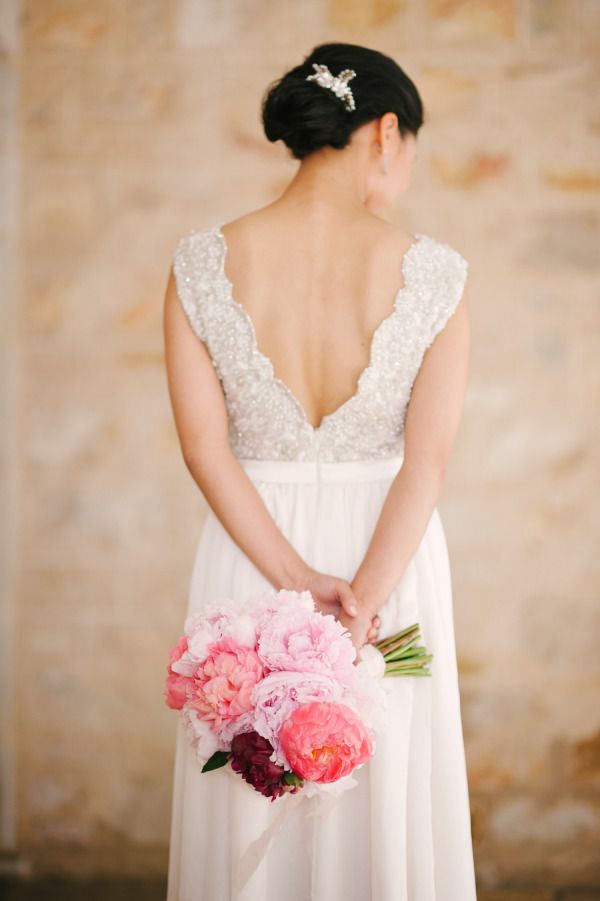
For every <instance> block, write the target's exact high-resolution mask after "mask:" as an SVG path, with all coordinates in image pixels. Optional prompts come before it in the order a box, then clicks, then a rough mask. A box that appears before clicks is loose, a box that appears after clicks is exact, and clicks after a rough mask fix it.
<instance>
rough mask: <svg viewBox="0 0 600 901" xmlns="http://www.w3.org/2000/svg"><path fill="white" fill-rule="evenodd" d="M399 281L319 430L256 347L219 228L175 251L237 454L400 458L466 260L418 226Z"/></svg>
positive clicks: (182, 292)
mask: <svg viewBox="0 0 600 901" xmlns="http://www.w3.org/2000/svg"><path fill="white" fill-rule="evenodd" d="M415 237H416V239H417V240H416V241H414V242H413V244H412V245H411V246H410V247H409V248H408V250H407V251H406V252H405V255H404V260H403V264H402V275H403V285H402V287H401V288H400V290H399V291H398V293H397V295H396V298H395V301H394V305H393V309H392V312H391V313H389V314H388V315H387V316H386V317H385V318H384V319H383V320H382V321H381V322H380V323H379V325H378V326H377V328H376V329H375V332H374V333H373V337H372V341H371V348H370V356H369V363H368V365H367V366H366V367H365V369H364V370H363V371H362V373H361V374H360V376H359V378H358V380H357V385H356V390H355V393H354V394H353V395H352V397H350V398H348V400H346V401H344V402H343V403H342V404H341V405H340V406H339V407H338V408H337V409H336V410H334V411H333V412H332V413H329V414H327V415H326V416H324V417H323V419H322V420H321V422H320V424H319V425H318V426H317V427H314V426H313V425H312V424H311V423H310V422H309V421H308V418H307V416H306V413H305V411H304V409H303V407H302V405H301V404H300V402H299V401H298V400H297V398H296V396H295V395H294V393H293V392H292V391H291V389H290V388H289V387H288V386H287V385H286V383H285V382H283V381H282V380H281V379H279V378H277V376H276V375H275V373H274V370H273V365H272V363H271V360H270V359H269V358H268V357H267V356H265V355H264V354H263V353H261V351H260V350H259V349H258V347H257V341H256V333H255V330H254V325H253V322H252V319H251V318H250V316H249V314H248V313H247V311H246V310H245V308H244V307H243V306H242V305H241V304H239V303H238V302H237V301H236V300H235V299H234V297H233V291H232V285H231V283H230V282H229V280H228V278H227V276H226V274H225V268H224V263H225V258H226V253H227V244H226V241H225V238H224V235H223V232H222V230H221V224H220V223H219V224H217V225H213V226H212V227H210V228H207V229H203V230H192V231H191V232H190V233H188V234H187V235H185V236H183V237H182V238H181V239H180V240H179V243H178V244H177V247H176V249H175V253H174V255H173V271H174V274H175V278H176V283H177V290H178V296H179V298H180V301H181V304H182V306H183V309H184V310H185V313H186V315H187V318H188V320H189V322H190V325H191V327H192V329H193V331H194V333H195V334H196V336H197V337H198V338H199V339H200V340H201V341H203V342H204V343H205V345H206V347H207V350H208V352H209V354H210V357H211V361H212V364H213V366H214V368H215V370H216V372H217V374H218V377H219V379H220V381H221V386H222V388H223V392H224V395H225V401H226V405H227V412H228V419H229V440H230V444H231V446H232V449H233V451H234V453H235V454H236V456H238V457H240V458H246V459H262V460H316V459H319V460H322V461H328V462H329V461H331V462H335V461H337V460H368V459H380V458H383V457H390V456H395V455H398V454H402V452H403V447H404V434H403V431H404V422H405V418H406V412H407V408H408V402H409V400H410V395H411V391H412V386H413V383H414V380H415V378H416V376H417V373H418V371H419V368H420V365H421V362H422V359H423V356H424V354H425V351H426V350H427V349H428V347H429V346H430V345H431V344H432V342H433V340H434V339H435V337H436V335H437V334H438V333H439V332H440V331H441V329H442V328H443V327H444V325H445V324H446V322H447V320H448V319H449V318H450V316H451V315H452V313H453V312H454V310H455V309H456V306H457V305H458V302H459V300H460V298H461V296H462V293H463V288H464V284H465V281H466V277H467V271H468V265H469V264H468V262H467V260H465V258H464V257H462V256H461V254H459V253H458V251H456V250H454V249H453V248H451V247H450V246H449V245H447V244H444V243H442V242H440V241H437V240H436V239H434V238H432V237H430V236H428V235H424V234H422V233H419V232H417V233H416V235H415Z"/></svg>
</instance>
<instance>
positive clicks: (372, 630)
mask: <svg viewBox="0 0 600 901" xmlns="http://www.w3.org/2000/svg"><path fill="white" fill-rule="evenodd" d="M302 590H307V591H310V593H311V594H312V596H313V598H314V601H315V608H316V609H317V610H319V611H320V612H321V613H324V614H330V615H331V616H335V617H336V619H339V620H341V617H342V616H344V625H346V624H347V622H351V621H353V620H354V619H356V618H357V617H359V616H360V612H359V607H358V603H357V600H356V597H355V596H354V592H353V590H352V586H351V585H350V583H349V582H347V581H346V580H345V579H340V578H338V577H337V576H330V575H327V574H325V573H320V572H317V571H316V570H311V571H310V573H309V574H308V575H307V576H305V577H304V578H303V580H302V587H300V586H298V587H297V588H296V591H302ZM361 622H362V619H361ZM378 633H379V617H378V616H377V615H375V616H374V617H369V624H368V629H367V636H366V639H365V640H366V641H376V640H377V636H378ZM363 644H364V642H363Z"/></svg>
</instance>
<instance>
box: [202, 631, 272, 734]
mask: <svg viewBox="0 0 600 901" xmlns="http://www.w3.org/2000/svg"><path fill="white" fill-rule="evenodd" d="M263 674H264V667H263V665H262V662H261V660H260V658H259V656H258V654H257V653H256V651H255V650H254V648H252V647H245V646H243V645H239V644H237V643H236V642H235V641H234V640H233V639H232V638H230V637H225V638H223V639H221V640H220V641H217V642H215V643H214V644H212V645H210V647H209V648H208V657H206V659H205V660H203V661H202V662H201V663H200V664H199V665H198V668H197V670H196V674H195V676H194V679H193V683H194V684H193V692H194V693H193V698H192V700H191V701H190V704H191V706H192V707H193V708H194V709H195V710H197V711H198V714H199V715H200V716H201V717H202V718H203V719H205V720H207V721H208V722H209V723H210V725H211V727H212V728H213V729H214V730H215V732H216V733H217V735H218V736H219V738H220V739H221V740H223V741H228V740H230V739H231V738H232V737H233V736H234V735H236V734H237V733H238V732H243V731H245V729H246V728H247V727H248V726H249V725H250V724H251V723H252V720H253V702H252V692H253V689H254V686H255V685H256V683H257V682H259V681H260V680H261V679H262V677H263Z"/></svg>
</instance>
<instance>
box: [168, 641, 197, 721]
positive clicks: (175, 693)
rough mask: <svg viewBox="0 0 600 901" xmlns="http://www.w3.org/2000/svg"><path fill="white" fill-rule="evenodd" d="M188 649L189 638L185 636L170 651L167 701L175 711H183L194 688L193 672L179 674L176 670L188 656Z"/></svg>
mask: <svg viewBox="0 0 600 901" xmlns="http://www.w3.org/2000/svg"><path fill="white" fill-rule="evenodd" d="M187 647H188V643H187V638H186V637H185V635H183V636H182V637H181V638H180V639H179V641H178V642H177V644H175V645H173V647H172V648H171V650H170V651H169V659H170V663H169V665H168V666H167V678H166V681H165V701H166V702H167V705H168V706H169V707H172V708H173V710H181V708H182V707H183V705H184V704H185V702H186V701H187V699H188V696H189V693H190V691H191V688H192V680H191V675H192V671H190V672H186V670H184V671H183V672H178V671H177V669H176V667H177V666H178V664H179V662H180V660H181V658H182V657H183V656H184V655H185V654H186V652H187Z"/></svg>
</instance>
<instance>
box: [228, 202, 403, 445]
mask: <svg viewBox="0 0 600 901" xmlns="http://www.w3.org/2000/svg"><path fill="white" fill-rule="evenodd" d="M221 232H222V235H223V238H224V240H225V245H226V251H227V252H226V257H225V263H224V268H225V275H226V277H227V279H228V280H229V281H230V283H231V285H232V293H233V298H234V299H235V300H236V301H237V302H238V303H239V304H240V305H241V306H242V307H243V308H244V309H245V310H246V312H247V314H248V316H249V317H250V319H251V320H252V323H253V325H254V330H255V333H256V343H257V346H258V349H259V350H260V351H261V352H262V353H263V354H264V355H265V356H266V357H268V358H269V359H270V361H271V363H272V365H273V369H274V372H275V375H276V376H277V377H278V378H279V379H281V380H282V381H283V382H284V383H285V384H286V385H287V386H288V388H289V389H290V391H291V392H292V393H293V395H294V396H295V397H296V398H297V400H298V402H299V403H300V404H301V406H302V407H303V409H304V411H305V414H306V417H307V419H308V421H309V422H310V423H311V425H312V426H313V428H317V427H318V426H319V424H320V422H321V421H322V419H323V417H325V416H327V415H330V414H331V413H332V412H334V411H335V410H336V409H338V408H339V407H340V406H341V405H342V404H343V403H344V402H345V401H347V400H348V398H350V397H352V395H353V394H354V392H355V391H356V387H357V381H358V378H359V376H360V374H361V373H362V372H363V371H364V369H365V367H366V366H367V365H368V364H369V361H370V350H371V343H372V337H373V334H374V332H375V330H376V329H377V326H378V325H379V324H380V323H381V322H382V321H383V320H384V319H385V318H386V317H387V316H388V315H389V314H390V313H391V312H392V311H393V308H394V301H395V298H396V296H397V294H398V291H399V289H400V288H401V287H402V286H403V274H402V265H403V259H404V254H405V253H406V251H407V250H408V249H409V247H410V246H411V245H412V244H414V243H415V240H416V239H415V237H414V235H411V234H409V233H407V232H405V231H403V230H401V229H399V228H397V227H396V226H393V225H390V224H388V223H387V222H384V221H383V220H380V219H377V217H375V216H373V215H371V214H368V213H364V212H360V213H358V212H357V214H356V215H355V216H354V218H353V219H352V220H349V219H348V218H346V219H345V220H344V221H343V224H342V225H328V224H327V223H326V222H324V223H322V224H319V225H312V224H311V223H310V222H309V221H308V219H305V220H302V219H301V218H300V217H299V216H298V215H297V214H296V215H295V216H292V215H291V214H289V213H288V212H287V211H284V212H282V211H280V210H274V209H273V208H266V209H264V210H262V209H261V210H258V211H256V212H253V213H249V214H247V215H245V216H242V217H240V218H238V219H236V220H233V221H231V222H229V223H227V224H225V225H223V226H222V228H221Z"/></svg>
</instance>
